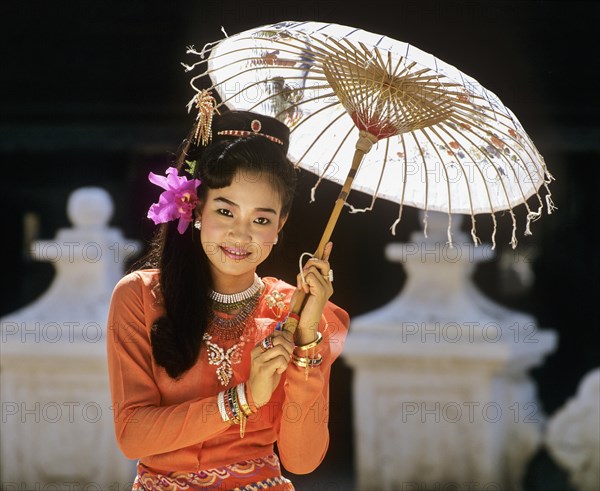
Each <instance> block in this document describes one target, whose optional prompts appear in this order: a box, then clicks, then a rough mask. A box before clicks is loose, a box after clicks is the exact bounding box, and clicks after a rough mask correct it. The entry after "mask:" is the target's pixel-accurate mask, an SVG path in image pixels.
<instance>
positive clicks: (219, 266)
mask: <svg viewBox="0 0 600 491" xmlns="http://www.w3.org/2000/svg"><path fill="white" fill-rule="evenodd" d="M271 179H272V178H271V176H270V175H267V174H248V173H245V172H244V173H242V172H238V173H237V174H236V175H235V176H234V178H233V181H232V183H231V185H230V186H227V187H225V188H220V189H209V190H208V193H207V196H206V201H205V202H204V203H202V205H201V206H202V208H201V220H202V228H201V230H200V237H201V242H202V248H203V249H204V252H205V253H206V255H207V257H208V260H209V264H210V267H211V273H212V278H213V281H214V283H215V287H218V285H219V284H222V283H223V282H225V283H230V282H231V280H234V278H230V277H238V279H239V280H241V281H245V282H248V281H251V279H250V278H252V277H253V276H254V272H255V270H256V268H257V267H258V265H259V264H260V263H262V262H263V261H264V260H265V259H266V258H267V257H268V256H269V254H270V253H271V249H272V247H273V242H275V239H276V237H277V234H278V232H279V231H280V230H281V227H283V224H284V223H285V220H286V219H287V217H282V216H281V197H280V196H279V193H278V192H277V191H276V189H275V188H274V187H273V186H272V184H271V182H270V181H271Z"/></svg>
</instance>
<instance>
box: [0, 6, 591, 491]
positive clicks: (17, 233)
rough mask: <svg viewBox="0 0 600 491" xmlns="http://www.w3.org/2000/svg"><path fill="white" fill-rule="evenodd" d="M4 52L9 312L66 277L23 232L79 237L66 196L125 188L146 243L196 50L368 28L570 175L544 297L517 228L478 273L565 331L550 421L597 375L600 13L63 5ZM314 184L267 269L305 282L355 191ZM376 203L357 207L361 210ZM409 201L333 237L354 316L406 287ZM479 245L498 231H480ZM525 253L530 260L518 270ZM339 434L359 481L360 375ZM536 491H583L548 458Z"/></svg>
mask: <svg viewBox="0 0 600 491" xmlns="http://www.w3.org/2000/svg"><path fill="white" fill-rule="evenodd" d="M0 13H1V14H2V21H3V22H2V24H3V28H2V29H3V34H4V39H5V40H4V42H3V43H2V46H1V48H0V49H1V53H2V54H1V56H2V72H1V73H2V82H3V87H4V89H3V90H2V91H1V92H0V107H1V108H2V109H1V112H2V115H3V116H2V121H1V122H0V159H1V162H2V176H3V177H2V178H1V185H2V193H1V199H2V201H1V202H0V206H1V208H0V209H1V210H2V212H3V221H4V223H3V227H2V230H3V232H2V236H3V239H4V240H3V241H2V244H3V248H4V257H5V258H6V265H5V266H4V268H3V272H2V279H3V281H2V283H3V286H2V293H3V294H2V295H1V296H0V316H1V315H4V314H6V313H9V312H12V311H14V310H16V309H17V308H19V307H22V306H24V305H26V304H27V303H29V302H31V301H33V300H34V299H35V298H36V297H37V296H38V295H39V294H40V293H41V292H43V291H44V290H45V289H46V288H47V286H48V285H49V283H50V282H51V280H52V277H53V271H54V270H53V267H52V266H51V265H50V264H44V263H35V262H32V261H31V260H30V259H29V257H28V255H27V244H28V238H27V237H25V235H24V226H23V220H24V216H25V214H26V213H35V214H37V216H38V217H39V220H40V225H41V227H40V230H39V234H38V235H37V236H36V237H34V238H40V239H50V238H52V237H54V235H55V233H56V231H57V229H58V228H60V227H67V226H69V223H68V220H67V217H66V213H65V206H66V201H67V198H68V195H69V194H70V193H71V192H72V191H73V190H74V189H76V188H78V187H80V186H85V185H93V186H102V187H104V188H106V189H107V190H108V191H109V192H110V193H111V195H112V197H113V199H114V202H115V214H114V217H113V220H112V222H111V223H112V224H113V226H115V227H119V228H121V229H122V230H123V232H124V234H125V236H126V237H128V238H135V239H140V240H142V241H145V240H147V239H148V238H149V237H150V236H151V233H152V231H153V227H152V226H151V225H150V224H149V222H148V220H147V219H146V218H145V215H146V211H147V208H148V206H149V205H150V204H151V203H152V201H153V200H155V199H156V196H155V195H156V193H155V189H151V188H150V186H149V185H148V183H147V181H146V176H147V174H148V171H149V170H153V171H156V172H161V173H162V171H163V170H164V168H165V167H166V166H167V163H168V162H169V158H170V157H171V154H172V152H174V151H175V150H176V148H177V147H178V145H179V144H180V142H181V140H182V139H183V138H184V137H185V136H186V134H187V131H188V129H189V128H190V127H191V124H192V122H193V117H194V116H193V115H188V114H187V112H186V108H185V105H186V103H187V101H188V100H189V99H190V98H191V96H192V94H193V93H192V91H191V88H190V87H189V85H188V82H189V75H188V74H186V73H185V72H184V70H183V67H182V66H181V64H180V62H189V61H190V57H189V56H188V55H186V54H185V48H186V46H188V45H195V46H196V47H197V48H199V47H202V46H203V45H204V43H206V42H209V41H214V40H217V39H220V38H221V37H222V36H223V34H222V32H221V26H223V27H224V28H225V30H226V31H227V33H228V34H235V33H237V32H239V31H242V30H245V29H249V28H252V27H256V26H258V25H262V24H267V23H273V22H277V21H283V20H315V21H326V22H334V23H338V24H346V25H351V26H354V27H359V28H362V29H364V30H368V31H373V32H377V33H380V34H385V35H388V36H390V37H393V38H395V39H398V40H401V41H405V42H409V43H411V44H414V45H416V46H417V47H419V48H421V49H422V50H424V51H426V52H430V53H433V54H435V55H436V56H437V57H439V58H440V59H442V60H444V61H446V62H448V63H450V64H453V65H455V66H457V67H458V68H459V69H461V70H462V71H464V72H466V73H468V74H469V75H471V76H472V77H474V78H475V79H477V80H478V81H479V82H480V83H481V84H482V85H483V86H484V87H486V88H487V89H489V90H491V91H492V92H494V93H496V94H497V95H498V96H499V97H500V98H501V100H502V101H503V102H504V103H505V104H506V105H507V106H508V107H509V108H510V109H512V110H513V112H514V113H515V114H516V115H517V117H518V118H519V120H520V121H521V123H522V124H523V126H524V127H525V129H526V130H527V131H528V133H529V135H530V136H531V138H532V139H533V141H534V142H535V144H536V146H537V147H538V149H539V151H540V153H541V154H542V155H543V156H544V157H545V160H546V163H547V165H548V168H549V170H550V172H551V173H552V174H553V175H554V177H555V178H556V181H555V182H554V183H553V184H552V185H551V189H552V192H553V199H554V202H555V204H556V205H557V207H558V210H557V211H556V212H555V213H554V214H553V215H550V216H548V215H546V213H545V212H544V215H543V217H542V219H541V220H539V221H538V222H536V223H535V224H533V227H532V230H533V233H534V234H533V236H532V237H523V236H522V231H523V229H524V222H523V214H522V213H520V214H519V219H520V220H521V221H520V226H519V233H520V234H521V235H520V236H519V237H518V238H519V248H521V247H522V248H523V251H528V252H527V259H526V260H527V261H528V262H529V264H530V266H531V268H532V270H533V272H534V273H535V281H534V283H533V285H532V286H531V287H528V288H527V287H523V288H516V287H515V288H512V287H511V285H512V284H511V282H510V281H509V280H507V277H506V275H504V274H503V272H502V271H501V268H500V261H499V258H500V257H502V255H504V254H512V252H511V251H510V246H509V244H508V242H509V240H510V220H509V217H507V216H504V217H500V218H499V223H500V230H499V232H498V251H497V259H494V260H491V261H489V262H487V263H484V264H482V265H480V266H479V268H478V269H477V272H476V274H475V276H474V279H475V281H476V283H477V285H478V286H479V287H480V288H481V289H482V290H483V291H484V292H485V293H486V294H487V295H488V296H489V297H491V298H492V299H493V300H495V301H497V302H499V303H502V304H504V305H506V306H508V307H512V308H515V309H519V310H523V311H526V312H528V313H530V314H532V315H534V316H535V317H536V318H537V320H538V322H539V326H540V327H541V328H550V329H554V330H556V331H557V333H558V335H559V347H558V349H557V350H556V351H555V352H554V353H553V354H552V355H550V356H549V357H548V358H547V359H546V361H545V363H544V365H543V366H542V367H540V368H537V369H534V370H533V371H532V375H533V377H534V378H535V380H536V382H537V384H538V388H539V397H540V401H541V404H542V409H543V411H544V412H545V413H546V414H552V413H553V412H554V411H556V410H557V409H558V408H559V407H560V406H561V405H563V404H564V403H565V402H566V400H567V399H568V398H569V397H572V396H573V395H574V394H575V391H576V387H577V384H578V382H579V381H580V379H581V378H582V376H583V375H585V374H586V373H587V372H588V371H589V370H591V369H592V368H594V367H595V366H598V364H599V359H600V358H599V356H598V355H599V349H598V346H599V345H600V343H599V329H598V325H599V323H598V317H597V315H596V311H595V309H593V305H594V303H595V302H596V294H595V293H594V291H593V290H594V287H596V286H597V283H598V282H597V277H598V273H599V268H598V259H597V253H596V243H595V240H596V237H597V229H598V226H599V225H600V221H599V220H598V211H599V207H598V199H597V197H596V189H595V186H596V185H597V184H598V177H599V173H598V166H599V165H600V131H599V126H600V125H599V123H598V109H599V104H598V89H599V88H600V87H599V83H598V80H599V79H600V70H599V64H598V54H597V45H598V44H597V35H598V23H599V21H600V7H599V3H598V2H567V1H564V2H547V1H535V2H534V1H525V2H512V1H505V2H501V1H483V2H475V1H443V0H437V1H429V0H428V1H417V0H411V1H397V2H377V1H371V2H367V3H366V4H364V5H362V6H358V5H353V4H351V3H348V2H327V1H321V2H309V1H304V2H301V3H300V2H295V3H293V4H285V3H283V2H279V1H278V2H275V1H270V0H267V1H263V2H243V3H237V2H232V1H226V2H222V1H203V2H201V1H181V0H174V1H168V2H167V1H158V0H154V1H140V0H127V1H123V2H114V1H113V2H98V1H86V0H83V1H78V2H75V1H59V2H46V1H39V2H32V1H24V2H4V3H3V5H2V7H0ZM313 183H314V176H312V175H309V174H304V175H303V177H302V180H301V183H300V186H299V189H298V197H297V199H296V203H295V206H294V209H293V210H292V215H291V218H290V221H289V222H288V225H287V226H286V231H285V233H284V238H283V241H281V242H280V244H279V245H278V246H277V250H276V252H275V253H274V254H273V256H272V257H271V258H269V260H268V261H267V263H265V264H264V265H263V266H261V269H260V271H259V272H260V273H262V274H265V275H266V274H269V275H273V276H280V277H282V278H284V279H286V280H288V281H293V278H294V276H295V270H296V267H297V258H298V256H299V254H300V253H301V252H303V251H311V250H313V249H314V248H315V247H316V245H317V243H318V240H319V238H320V234H321V232H322V230H323V228H324V225H325V222H326V219H327V217H328V214H329V211H330V209H331V206H332V205H333V201H334V199H335V197H336V196H337V192H338V190H339V188H338V187H337V186H335V185H332V184H331V185H330V184H328V183H324V184H322V185H321V187H320V188H319V191H318V193H317V202H316V203H313V204H309V203H308V202H309V189H310V187H311V185H312V184H313ZM360 198H361V197H360V196H358V199H360ZM396 213H397V207H396V205H392V204H390V203H387V202H384V201H380V202H379V203H378V204H377V205H376V207H375V210H374V211H373V212H372V213H370V214H363V215H352V216H351V215H349V214H347V213H343V214H342V217H341V219H340V222H339V224H338V226H337V228H336V231H335V232H334V236H333V240H334V242H335V244H336V245H335V248H334V253H333V257H332V262H333V264H334V267H335V270H336V282H335V288H336V291H335V294H334V298H333V300H334V301H335V302H336V303H338V304H340V305H341V306H343V307H345V308H346V309H347V310H348V311H349V313H350V314H351V316H356V315H359V314H362V313H365V312H367V311H370V310H372V309H375V308H377V307H379V306H382V305H383V304H385V303H386V302H387V301H388V300H389V299H391V298H392V297H393V296H395V295H396V294H397V293H398V292H399V290H400V289H401V287H402V285H403V282H404V279H405V275H404V272H403V269H402V267H401V266H400V265H399V264H390V263H389V262H388V261H387V260H386V259H385V258H384V256H383V250H384V247H385V245H386V244H388V243H390V242H392V241H406V240H408V239H409V235H410V233H411V232H412V231H415V230H418V229H419V228H420V224H419V222H418V217H417V213H416V211H415V210H412V209H407V211H406V215H405V219H403V222H402V224H401V226H400V227H399V229H398V235H397V236H396V237H395V238H394V237H393V236H392V235H391V234H390V232H389V230H388V229H389V225H391V223H392V222H393V220H394V218H395V216H396ZM480 224H481V227H482V228H481V233H480V234H479V235H480V237H481V238H482V239H483V240H485V239H486V238H489V237H490V232H491V227H490V224H491V221H489V222H486V220H485V219H483V218H482V219H481V220H478V226H479V225H480ZM520 260H522V258H521V259H520ZM332 384H333V385H332V407H333V412H332V421H331V431H332V441H331V445H330V451H329V453H328V455H327V457H326V460H325V462H324V463H323V465H322V466H321V467H320V468H319V470H318V471H317V472H318V473H319V472H320V473H323V475H325V474H327V473H333V472H344V473H351V472H352V459H353V453H352V452H353V441H352V431H351V425H352V421H351V392H350V387H351V372H350V371H349V369H348V368H346V366H345V365H344V364H343V363H342V362H340V363H337V364H336V365H335V366H334V372H333V382H332ZM526 484H527V489H567V488H566V486H567V484H566V482H565V475H564V473H563V472H562V471H561V470H560V469H558V468H557V467H556V466H555V465H554V464H553V463H552V462H551V460H550V459H549V458H548V456H547V455H546V454H545V452H544V451H543V450H541V451H540V452H539V453H538V455H536V457H535V458H534V459H533V461H532V463H531V465H530V467H529V470H528V475H527V478H526Z"/></svg>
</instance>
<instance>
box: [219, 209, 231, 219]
mask: <svg viewBox="0 0 600 491" xmlns="http://www.w3.org/2000/svg"><path fill="white" fill-rule="evenodd" d="M217 213H219V214H220V215H223V216H226V217H232V216H233V214H232V213H231V211H229V210H228V209H227V208H219V209H218V210H217Z"/></svg>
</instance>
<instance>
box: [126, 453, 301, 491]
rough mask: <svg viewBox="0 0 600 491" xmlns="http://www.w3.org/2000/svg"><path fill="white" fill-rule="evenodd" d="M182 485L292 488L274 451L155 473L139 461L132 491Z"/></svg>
mask: <svg viewBox="0 0 600 491" xmlns="http://www.w3.org/2000/svg"><path fill="white" fill-rule="evenodd" d="M181 489H186V490H194V489H200V490H203V491H261V490H265V489H268V490H269V491H294V486H293V484H292V482H291V481H290V480H289V479H287V478H285V477H283V476H282V475H281V467H280V465H279V458H278V457H277V455H276V454H274V453H272V454H270V455H267V456H266V457H259V458H257V459H252V460H244V461H242V462H237V463H235V464H230V465H226V466H223V467H216V468H214V469H207V470H203V471H198V472H169V473H168V474H156V473H154V472H152V471H151V470H150V469H148V468H147V467H145V466H144V465H143V464H142V463H140V462H138V464H137V476H136V478H135V481H134V483H133V488H132V491H179V490H181Z"/></svg>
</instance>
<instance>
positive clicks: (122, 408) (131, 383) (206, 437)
mask: <svg viewBox="0 0 600 491" xmlns="http://www.w3.org/2000/svg"><path fill="white" fill-rule="evenodd" d="M158 275H159V272H158V270H155V269H151V270H141V271H136V272H133V273H130V274H128V275H126V276H125V277H123V278H122V279H121V280H120V281H119V283H118V284H117V285H116V287H115V289H114V292H113V295H112V300H111V304H110V311H109V316H108V325H107V327H108V330H107V350H108V370H109V375H110V388H111V395H112V401H113V408H114V423H115V433H116V438H117V442H118V444H119V447H120V448H121V450H122V452H123V453H124V454H125V456H127V457H128V458H131V459H139V461H140V462H141V463H142V464H144V465H145V466H146V467H148V468H149V469H151V470H153V471H155V472H157V473H163V474H164V473H168V472H173V471H182V472H183V471H187V472H195V471H199V470H203V469H210V468H215V467H220V466H223V465H227V464H231V463H234V462H240V461H243V460H247V459H252V458H257V457H262V456H265V455H268V454H270V453H271V452H272V451H273V443H274V442H277V449H278V453H279V457H280V459H281V462H282V464H283V466H284V467H285V468H286V469H287V470H288V471H290V472H292V473H295V474H305V473H308V472H311V471H313V470H314V469H315V468H316V467H317V466H318V465H319V464H320V463H321V462H322V460H323V458H324V456H325V452H326V451H327V447H328V444H329V431H328V426H327V422H328V415H329V375H330V371H331V365H332V363H333V362H334V360H335V359H336V358H337V357H338V356H339V355H340V353H341V352H342V348H343V343H344V340H345V338H346V334H347V332H348V324H349V317H348V314H347V312H346V311H345V310H343V309H341V308H339V307H337V306H336V305H334V304H333V303H331V302H328V303H327V305H326V307H325V309H324V311H323V315H322V318H321V322H320V324H319V330H320V332H321V334H322V335H323V341H322V342H321V343H320V344H319V346H318V347H317V348H316V352H318V353H320V354H321V356H322V357H323V363H322V364H321V365H320V366H319V367H318V368H311V369H310V371H309V377H308V381H307V380H306V379H305V369H304V368H300V367H297V366H296V365H295V364H293V363H291V362H290V364H289V365H288V368H287V370H286V371H285V372H284V373H283V375H282V378H281V381H280V383H279V385H278V386H277V388H276V389H275V391H274V392H273V395H272V397H271V400H270V401H269V403H267V404H266V405H265V406H263V407H261V408H260V409H258V412H257V413H255V414H253V415H251V416H250V417H249V418H248V420H247V424H246V431H245V436H244V438H240V433H239V426H238V425H231V424H230V423H228V422H223V420H222V418H221V415H220V412H219V409H218V405H217V394H218V393H219V392H220V391H222V390H226V389H227V388H229V387H232V386H234V385H237V384H238V383H240V382H246V381H247V380H248V378H249V375H250V351H251V350H252V348H253V347H254V346H255V344H256V343H258V342H259V341H260V340H261V339H263V338H265V337H266V336H267V335H268V334H270V333H271V332H273V330H274V328H275V326H276V324H277V321H278V320H283V319H284V318H285V315H286V313H287V310H285V311H284V312H283V313H282V315H281V316H280V317H279V318H278V317H277V312H274V311H273V310H272V309H271V308H270V307H269V306H268V305H267V302H266V301H265V297H266V296H267V295H270V294H271V293H272V292H273V291H274V290H276V291H278V292H280V293H282V294H284V295H285V299H284V302H285V303H286V306H289V301H290V298H291V296H292V293H293V292H294V289H295V288H294V287H293V286H291V285H289V284H288V283H285V282H283V281H280V280H277V279H275V278H271V277H265V278H263V282H264V284H265V289H264V291H263V292H262V294H261V297H260V301H259V305H258V307H257V310H256V311H255V316H254V318H253V319H251V321H250V322H249V323H248V325H247V326H246V327H245V330H244V334H243V336H242V339H246V340H247V342H246V343H245V344H244V345H243V346H241V347H238V350H237V351H238V353H237V355H236V354H235V353H231V352H228V349H229V348H230V347H231V346H232V345H233V344H234V343H239V341H240V339H239V338H238V339H236V340H229V341H227V340H220V338H219V337H218V336H217V335H216V334H213V335H212V339H211V340H210V342H211V343H213V344H214V345H215V346H217V347H221V348H222V350H223V351H222V353H221V354H222V355H223V356H221V358H222V360H221V361H222V362H223V363H226V361H224V360H225V358H227V359H228V360H229V361H228V362H231V363H230V366H231V368H232V372H233V374H232V377H231V379H230V380H229V382H228V383H227V385H222V383H221V382H220V381H219V379H218V377H217V374H216V370H217V368H219V366H217V365H214V364H213V365H211V364H209V362H208V355H207V344H205V343H204V342H203V343H202V347H201V350H200V354H199V356H198V360H197V361H196V363H195V365H194V366H192V368H190V369H189V370H188V371H187V372H185V373H184V374H183V375H182V376H181V377H180V378H179V379H176V380H175V379H172V378H171V377H169V375H168V374H167V373H166V371H165V370H164V368H162V367H160V366H158V365H157V364H156V363H155V361H154V359H153V357H152V348H151V344H150V328H151V326H152V324H153V322H154V320H155V319H157V318H158V317H159V316H161V315H162V314H163V312H164V310H163V308H162V306H161V304H160V301H159V296H158V295H157V294H156V292H157V291H158V289H157V282H158ZM234 351H235V350H234ZM217 358H218V357H217ZM230 358H231V359H230ZM228 362H227V363H228ZM221 368H222V367H221ZM247 391H248V388H247ZM248 392H249V391H248ZM248 396H249V397H250V398H251V394H248Z"/></svg>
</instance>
